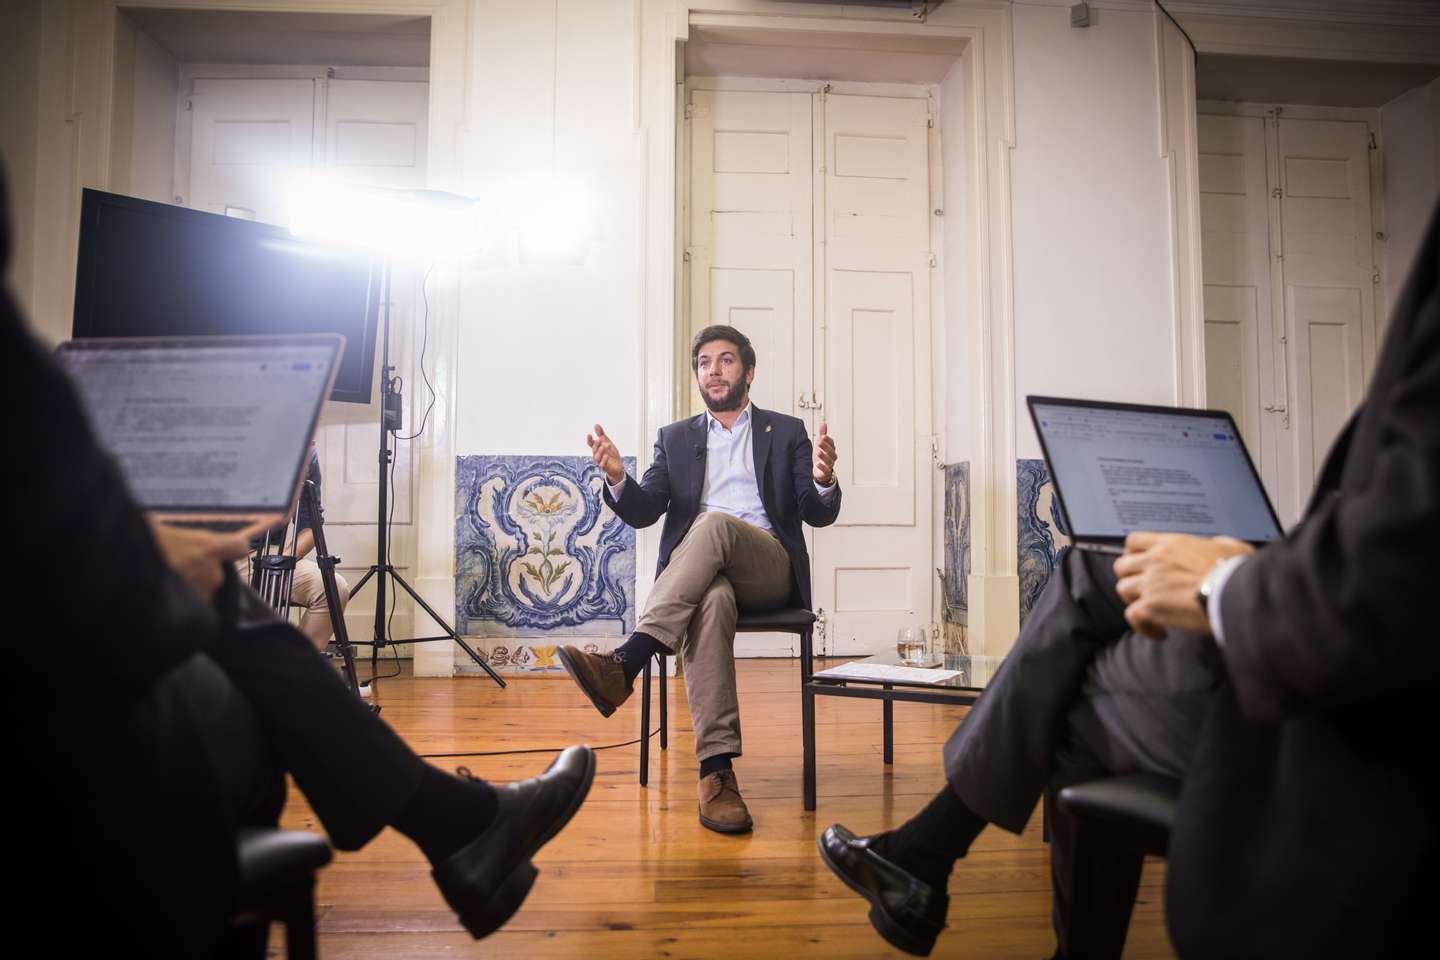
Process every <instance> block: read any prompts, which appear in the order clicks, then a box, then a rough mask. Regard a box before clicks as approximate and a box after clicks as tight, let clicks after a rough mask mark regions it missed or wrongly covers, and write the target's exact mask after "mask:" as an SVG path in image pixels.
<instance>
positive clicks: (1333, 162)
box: [1199, 110, 1379, 527]
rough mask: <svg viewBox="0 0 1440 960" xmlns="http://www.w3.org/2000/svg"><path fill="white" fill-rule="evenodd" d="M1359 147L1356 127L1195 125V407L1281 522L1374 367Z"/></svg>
mask: <svg viewBox="0 0 1440 960" xmlns="http://www.w3.org/2000/svg"><path fill="white" fill-rule="evenodd" d="M1370 143H1371V140H1370V130H1369V126H1368V124H1367V123H1366V122H1365V121H1364V120H1348V119H1301V118H1290V117H1287V116H1286V115H1285V113H1284V112H1283V111H1277V110H1271V111H1267V112H1264V113H1263V114H1262V113H1259V112H1258V111H1252V112H1251V115H1243V114H1234V113H1229V114H1201V116H1200V117H1199V151H1200V192H1201V224H1202V230H1203V240H1202V255H1203V258H1204V268H1203V269H1204V286H1205V367H1206V389H1207V403H1208V405H1209V406H1210V407H1213V408H1219V409H1224V410H1228V411H1230V413H1231V414H1232V415H1233V416H1234V417H1235V420H1236V422H1237V423H1238V424H1239V426H1240V431H1241V434H1242V435H1243V436H1244V438H1245V442H1246V445H1247V446H1248V447H1249V448H1250V451H1251V454H1252V456H1253V457H1254V458H1255V460H1256V461H1257V466H1258V467H1259V469H1260V472H1261V476H1262V478H1263V479H1264V481H1265V486H1266V489H1267V490H1268V492H1269V493H1270V496H1271V499H1272V500H1273V501H1274V503H1275V508H1276V511H1277V512H1278V513H1279V514H1280V519H1281V522H1282V523H1284V524H1285V526H1287V527H1289V526H1290V525H1292V524H1294V523H1295V522H1296V521H1297V520H1298V519H1299V518H1300V515H1301V513H1302V512H1303V511H1304V509H1305V505H1306V503H1307V502H1308V501H1309V498H1310V493H1311V491H1312V489H1313V488H1314V485H1315V480H1316V479H1317V476H1318V473H1319V471H1320V468H1321V466H1322V465H1323V462H1324V457H1325V454H1326V451H1327V450H1329V448H1330V445H1331V444H1332V443H1333V442H1334V440H1335V438H1336V437H1337V436H1338V434H1339V432H1340V430H1341V428H1342V427H1343V426H1344V424H1345V421H1346V420H1347V419H1348V418H1349V416H1350V414H1351V412H1353V411H1354V409H1355V408H1356V407H1357V406H1358V405H1359V403H1360V401H1361V399H1362V398H1363V396H1364V392H1365V385H1366V383H1367V382H1368V380H1369V376H1370V370H1371V367H1372V365H1373V363H1374V359H1375V344H1376V337H1377V331H1376V322H1375V291H1376V283H1377V282H1378V278H1379V271H1378V268H1377V267H1376V260H1375V256H1374V252H1373V251H1374V247H1373V241H1372V238H1373V236H1374V227H1373V226H1372V221H1371V209H1370V208H1371V183H1370Z"/></svg>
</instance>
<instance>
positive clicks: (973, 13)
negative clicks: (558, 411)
mask: <svg viewBox="0 0 1440 960" xmlns="http://www.w3.org/2000/svg"><path fill="white" fill-rule="evenodd" d="M637 2H638V3H639V4H640V5H641V9H642V12H643V14H644V16H643V23H642V29H641V33H642V42H641V64H640V68H639V70H638V71H637V76H638V77H639V78H640V80H639V83H640V85H641V88H640V90H639V91H638V92H637V100H638V101H639V103H640V105H641V128H642V135H644V136H646V139H647V147H648V149H647V165H646V166H647V170H646V174H645V175H646V183H645V190H644V195H645V197H646V201H645V207H646V210H645V215H646V217H645V229H644V240H643V243H644V246H645V252H644V257H645V266H644V272H645V278H644V281H643V283H644V291H645V296H644V299H643V306H644V309H643V310H642V317H641V320H640V323H641V325H642V329H641V342H642V343H644V344H645V359H644V366H645V374H646V376H645V382H646V387H645V389H644V391H643V396H642V401H641V402H642V407H643V417H642V424H643V429H644V430H645V431H646V433H647V435H653V434H654V433H655V432H656V431H657V430H659V428H660V427H661V426H664V425H665V424H667V423H669V422H671V421H672V420H673V419H675V417H676V416H678V414H679V411H680V403H679V397H680V393H679V389H680V387H681V386H682V384H683V380H682V379H681V372H682V371H680V370H678V369H677V362H676V355H677V349H676V347H677V343H676V340H677V336H678V333H677V316H678V311H677V307H678V306H679V305H680V303H681V301H680V300H679V297H678V294H679V292H680V291H679V285H678V284H677V282H676V278H677V277H678V276H680V275H681V272H680V266H681V263H680V259H679V258H680V244H679V241H678V238H679V237H680V236H681V235H682V234H681V231H682V229H683V223H682V222H681V217H680V215H679V214H678V211H681V210H683V209H684V208H683V198H682V197H681V196H680V195H681V193H682V192H683V191H681V190H680V189H679V187H680V184H681V183H682V182H683V179H682V175H681V173H680V171H681V170H682V169H683V167H682V163H683V159H684V158H683V146H682V144H681V137H680V135H679V131H680V130H681V129H683V126H682V125H683V104H684V101H685V96H684V89H683V86H684V77H683V49H682V47H681V44H683V43H684V42H685V41H686V40H688V39H689V34H690V27H691V26H692V25H694V26H697V27H704V28H706V29H709V30H725V31H727V32H728V33H729V34H730V35H731V36H734V37H739V38H743V40H744V42H747V43H762V44H765V43H768V44H779V45H785V46H807V45H815V46H822V45H823V46H835V45H839V44H837V41H839V43H843V44H850V45H852V46H853V45H855V44H856V42H857V41H858V42H859V43H860V44H862V45H864V44H870V45H875V46H883V47H885V48H888V49H915V50H929V51H931V52H934V51H936V50H937V49H945V50H949V51H952V52H955V53H956V54H958V56H959V63H960V65H961V68H962V69H964V70H965V71H966V76H965V83H964V90H965V96H966V98H967V102H966V104H965V110H964V114H965V117H966V129H965V131H964V134H963V137H962V146H963V151H964V152H963V154H962V157H963V160H962V162H963V164H964V166H965V168H966V170H967V173H968V176H967V180H968V184H967V193H968V195H967V196H966V197H964V198H955V200H954V201H952V206H957V205H958V206H963V207H964V208H965V209H966V210H967V211H968V212H969V216H968V217H967V224H966V226H967V229H968V234H969V236H968V240H969V242H968V243H967V244H966V245H965V246H966V251H965V253H964V256H965V257H966V263H965V271H964V274H965V277H966V279H967V281H968V283H967V289H966V290H965V291H964V300H965V303H966V305H967V309H966V314H967V322H966V324H965V329H966V336H967V337H968V338H969V341H970V351H969V355H970V356H971V357H972V358H974V359H973V360H972V368H971V369H970V370H966V371H952V379H959V378H963V379H964V383H965V387H964V389H965V390H966V393H967V396H968V399H969V404H968V406H969V409H970V418H971V426H972V431H971V435H972V436H973V437H974V438H975V441H974V448H973V449H972V450H968V451H951V452H949V455H950V456H953V457H954V458H955V459H968V460H969V461H970V462H971V477H972V487H973V489H972V494H971V496H972V514H971V531H972V538H973V540H972V553H971V557H972V575H971V577H970V584H969V586H970V594H969V595H970V629H971V635H972V637H973V638H974V640H972V645H973V646H974V647H975V649H976V651H977V652H990V653H994V652H1003V650H1004V649H1007V648H1008V646H1009V644H1010V643H1011V642H1012V641H1013V639H1014V636H1015V633H1016V632H1017V630H1018V626H1019V580H1018V577H1017V576H1016V553H1017V541H1016V525H1017V514H1016V505H1015V502H1016V486H1015V435H1016V431H1015V389H1014V382H1015V362H1014V353H1015V347H1014V343H1015V337H1014V314H1013V306H1012V304H1013V296H1012V292H1013V287H1014V282H1013V269H1012V260H1013V257H1012V242H1011V196H1010V189H1011V188H1010V182H1011V178H1010V152H1011V150H1012V149H1013V147H1014V129H1015V110H1014V89H1013V87H1014V84H1013V79H1014V75H1013V70H1012V67H1011V55H1012V49H1013V45H1012V42H1011V19H1010V10H1009V8H1008V6H998V7H997V6H994V5H985V6H974V7H971V6H964V5H961V4H958V3H947V4H945V5H944V6H942V7H940V8H938V9H937V10H936V11H934V12H932V13H931V14H930V16H929V18H928V20H927V21H926V22H924V23H917V22H916V21H915V20H914V19H912V18H911V16H910V14H909V12H908V11H905V10H886V9H879V8H877V9H870V8H865V9H864V10H860V9H858V8H856V9H847V10H846V11H845V15H844V16H824V15H817V14H823V12H824V11H822V10H820V9H811V8H808V7H807V8H804V9H801V8H799V7H797V6H796V5H789V4H776V3H766V2H762V0H696V2H693V3H692V2H686V0H637ZM939 326H940V327H941V328H942V332H943V327H944V324H943V323H941V324H939ZM942 344H943V337H942V338H941V340H940V342H937V343H935V344H934V345H933V349H935V350H940V349H942ZM683 385H684V386H687V387H688V384H683ZM936 429H937V430H940V431H943V425H942V424H939V423H937V427H936ZM941 435H942V436H943V432H942V433H941ZM945 458H946V457H945V455H943V454H942V455H941V459H942V460H943V459H945ZM937 486H938V485H937ZM654 549H655V540H654V538H653V536H651V537H645V536H642V537H641V538H640V557H639V568H638V569H639V570H640V571H641V576H644V575H645V573H646V571H648V570H649V569H653V567H654Z"/></svg>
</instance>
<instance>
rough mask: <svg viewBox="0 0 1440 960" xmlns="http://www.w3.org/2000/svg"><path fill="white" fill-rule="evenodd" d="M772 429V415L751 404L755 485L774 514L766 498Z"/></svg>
mask: <svg viewBox="0 0 1440 960" xmlns="http://www.w3.org/2000/svg"><path fill="white" fill-rule="evenodd" d="M771 429H772V424H771V423H770V415H769V414H768V413H766V412H765V411H764V410H761V409H760V408H759V407H757V406H755V405H754V404H751V405H750V445H751V446H752V447H754V448H755V485H756V486H757V487H759V488H760V502H761V503H764V504H765V511H766V512H767V513H772V514H773V512H774V511H772V510H771V507H770V503H769V502H768V501H767V500H766V498H765V491H766V489H767V486H768V485H767V484H766V483H765V467H766V466H767V465H768V464H769V463H770V438H771Z"/></svg>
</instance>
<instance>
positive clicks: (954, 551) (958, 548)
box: [941, 460, 970, 654]
mask: <svg viewBox="0 0 1440 960" xmlns="http://www.w3.org/2000/svg"><path fill="white" fill-rule="evenodd" d="M943 572H944V575H945V579H944V587H943V590H944V595H943V598H942V601H943V602H942V603H941V623H942V629H943V630H944V631H945V652H946V653H947V654H951V653H955V654H964V653H968V652H969V649H970V640H969V624H970V596H969V589H970V462H969V461H968V460H967V461H961V462H960V463H948V464H946V465H945V566H944V570H943Z"/></svg>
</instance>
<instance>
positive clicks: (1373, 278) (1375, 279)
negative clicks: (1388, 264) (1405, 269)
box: [1370, 267, 1380, 283]
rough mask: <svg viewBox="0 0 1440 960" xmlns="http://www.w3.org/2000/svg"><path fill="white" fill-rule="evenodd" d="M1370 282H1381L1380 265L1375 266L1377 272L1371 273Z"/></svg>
mask: <svg viewBox="0 0 1440 960" xmlns="http://www.w3.org/2000/svg"><path fill="white" fill-rule="evenodd" d="M1370 282H1371V283H1379V282H1380V268H1379V267H1376V268H1375V272H1374V273H1373V274H1371V275H1370Z"/></svg>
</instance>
